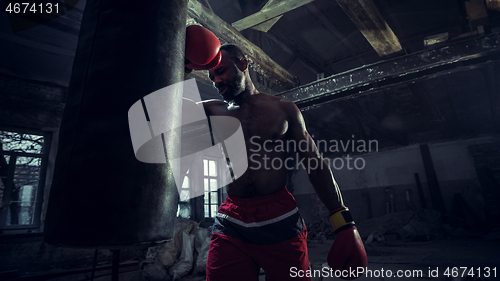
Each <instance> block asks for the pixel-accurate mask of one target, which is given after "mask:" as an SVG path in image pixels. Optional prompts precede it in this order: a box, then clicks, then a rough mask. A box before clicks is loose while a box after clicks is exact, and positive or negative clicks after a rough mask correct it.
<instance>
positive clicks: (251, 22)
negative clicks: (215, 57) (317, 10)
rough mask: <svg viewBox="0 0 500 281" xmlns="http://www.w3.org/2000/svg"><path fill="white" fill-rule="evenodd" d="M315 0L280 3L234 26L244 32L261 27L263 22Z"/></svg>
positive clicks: (237, 22)
mask: <svg viewBox="0 0 500 281" xmlns="http://www.w3.org/2000/svg"><path fill="white" fill-rule="evenodd" d="M312 1H314V0H287V1H280V2H278V3H277V4H275V5H272V6H269V7H265V8H262V10H260V11H258V12H257V13H255V14H252V15H249V16H248V17H245V18H243V19H241V20H239V21H235V22H233V23H232V26H233V27H234V28H235V29H236V30H238V31H242V30H245V29H248V28H251V27H254V26H256V25H259V24H261V23H263V22H266V21H268V20H270V19H272V18H275V17H278V16H280V15H283V14H284V13H286V12H289V11H291V10H293V9H296V8H298V7H301V6H303V5H305V4H307V3H310V2H312Z"/></svg>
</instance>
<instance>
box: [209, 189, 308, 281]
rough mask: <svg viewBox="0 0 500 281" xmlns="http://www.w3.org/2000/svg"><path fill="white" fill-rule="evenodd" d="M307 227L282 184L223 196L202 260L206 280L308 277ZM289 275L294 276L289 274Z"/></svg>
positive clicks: (248, 280) (271, 279) (252, 280)
mask: <svg viewBox="0 0 500 281" xmlns="http://www.w3.org/2000/svg"><path fill="white" fill-rule="evenodd" d="M306 238H307V230H306V227H305V224H304V221H303V219H302V217H301V216H300V214H299V210H298V208H297V205H296V204H295V199H294V198H293V196H292V195H291V194H290V193H289V192H288V190H287V189H286V188H284V189H282V190H280V191H278V192H276V193H274V194H270V195H266V196H261V197H255V198H237V197H230V196H228V197H227V199H226V201H225V202H224V203H222V205H221V206H220V207H219V211H218V213H217V216H216V218H215V223H214V226H213V231H212V238H211V241H210V249H209V251H208V259H207V281H229V280H238V281H257V280H258V279H259V271H260V268H262V269H263V270H264V271H265V272H266V280H268V281H286V280H295V281H299V280H301V281H302V280H311V278H308V277H298V276H297V274H296V273H297V272H299V271H300V270H303V271H302V272H305V271H306V270H307V269H309V259H308V255H307V243H306ZM292 276H293V277H292Z"/></svg>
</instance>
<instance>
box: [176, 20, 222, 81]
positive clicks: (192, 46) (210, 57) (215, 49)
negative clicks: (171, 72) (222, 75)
mask: <svg viewBox="0 0 500 281" xmlns="http://www.w3.org/2000/svg"><path fill="white" fill-rule="evenodd" d="M185 57H186V59H185V63H184V68H185V73H187V74H189V73H190V72H191V71H192V70H209V69H212V68H214V67H216V66H217V65H219V63H220V60H221V58H222V56H221V53H220V41H219V39H218V38H217V36H215V35H214V34H213V33H212V32H211V31H210V30H208V29H206V28H204V27H203V26H199V25H190V26H188V27H187V28H186V52H185ZM187 74H186V75H185V76H187Z"/></svg>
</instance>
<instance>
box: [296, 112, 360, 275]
mask: <svg viewBox="0 0 500 281" xmlns="http://www.w3.org/2000/svg"><path fill="white" fill-rule="evenodd" d="M286 106H287V109H286V110H287V115H288V123H289V127H288V134H289V139H290V140H292V141H294V142H295V144H296V147H297V149H298V151H297V154H298V157H300V161H301V162H302V163H303V164H304V167H305V169H306V172H307V173H308V176H309V180H310V182H311V184H312V185H313V187H314V190H315V191H316V194H317V195H318V197H319V198H320V200H321V202H323V204H324V205H325V206H326V207H327V208H328V211H330V222H331V223H332V226H333V229H334V231H335V233H336V236H335V241H334V243H333V245H332V248H331V249H330V252H329V253H328V258H327V261H328V265H330V267H331V268H332V269H334V270H341V271H343V272H348V274H347V276H344V275H342V277H341V278H342V279H346V280H352V279H356V278H358V277H360V276H361V275H360V274H359V268H363V269H364V268H366V266H367V263H368V260H367V256H366V251H365V247H364V245H363V241H362V240H361V237H360V236H359V233H358V230H357V228H356V227H355V224H354V220H353V219H352V217H351V215H350V212H349V209H348V208H347V207H345V206H344V202H343V199H342V195H341V193H340V189H339V187H338V185H337V182H336V181H335V179H334V177H333V174H332V171H331V169H330V167H329V165H328V163H327V162H326V161H325V160H324V159H323V157H322V155H321V154H320V153H319V151H318V148H317V147H316V144H315V143H314V140H313V139H312V137H311V136H310V135H309V133H308V132H307V130H306V125H305V122H304V118H303V117H302V114H301V113H300V110H299V109H298V108H297V106H296V105H295V104H293V103H289V104H288V103H287V104H286ZM301 144H302V145H301ZM304 144H307V146H306V145H304ZM363 271H364V270H363ZM351 273H355V274H351Z"/></svg>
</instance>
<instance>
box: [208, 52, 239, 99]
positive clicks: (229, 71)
mask: <svg viewBox="0 0 500 281" xmlns="http://www.w3.org/2000/svg"><path fill="white" fill-rule="evenodd" d="M208 74H209V78H210V80H212V81H213V82H214V86H215V88H217V90H218V91H219V93H220V94H221V95H222V98H223V99H224V100H226V101H232V100H234V98H235V97H236V96H237V95H239V94H241V93H242V92H243V91H244V90H245V84H244V76H243V72H242V71H241V70H240V69H239V68H238V65H237V63H236V62H235V61H234V60H233V59H232V58H231V57H230V56H229V54H228V53H227V52H226V51H224V50H223V51H222V59H221V62H220V64H219V65H218V66H217V67H216V68H214V69H211V70H209V72H208Z"/></svg>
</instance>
